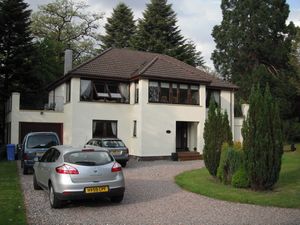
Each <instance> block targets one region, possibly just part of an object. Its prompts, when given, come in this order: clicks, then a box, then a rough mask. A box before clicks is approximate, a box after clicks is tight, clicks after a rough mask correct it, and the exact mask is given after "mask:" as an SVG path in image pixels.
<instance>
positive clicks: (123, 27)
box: [101, 3, 136, 49]
mask: <svg viewBox="0 0 300 225" xmlns="http://www.w3.org/2000/svg"><path fill="white" fill-rule="evenodd" d="M104 28H105V31H106V35H104V36H101V41H102V45H101V47H102V48H103V49H106V48H109V47H116V48H126V47H130V46H131V42H130V40H131V39H132V36H133V34H134V33H135V29H136V27H135V23H134V19H133V12H132V10H131V9H130V8H128V6H127V5H126V4H124V3H119V4H118V5H117V6H116V7H115V8H114V9H113V13H112V15H111V17H109V18H107V23H106V24H105V26H104Z"/></svg>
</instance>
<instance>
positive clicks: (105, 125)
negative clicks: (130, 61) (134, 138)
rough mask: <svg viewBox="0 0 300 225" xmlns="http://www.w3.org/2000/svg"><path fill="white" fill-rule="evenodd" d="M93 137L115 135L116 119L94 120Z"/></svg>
mask: <svg viewBox="0 0 300 225" xmlns="http://www.w3.org/2000/svg"><path fill="white" fill-rule="evenodd" d="M95 137H117V121H112V120H94V121H93V138H95Z"/></svg>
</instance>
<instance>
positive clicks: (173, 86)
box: [148, 80, 200, 106]
mask: <svg viewBox="0 0 300 225" xmlns="http://www.w3.org/2000/svg"><path fill="white" fill-rule="evenodd" d="M151 83H157V84H158V86H157V88H158V101H153V100H150V92H151V91H150V88H151V87H155V86H150V85H151ZM163 83H167V84H168V85H169V94H168V98H167V101H166V100H165V99H162V88H165V87H162V84H163ZM180 86H187V89H182V90H187V93H186V97H185V101H181V99H180V96H181V92H180V90H181V88H180ZM195 86H197V87H198V90H197V93H198V95H199V92H200V90H199V88H200V84H195V83H181V82H168V81H158V80H149V83H148V103H161V104H163V103H164V104H177V105H194V106H200V98H199V97H198V98H197V99H196V103H193V96H192V91H194V93H195V89H192V87H195ZM165 89H167V88H165ZM175 90H176V96H174V92H175ZM151 98H152V97H151Z"/></svg>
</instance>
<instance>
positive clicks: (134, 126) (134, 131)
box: [133, 120, 136, 137]
mask: <svg viewBox="0 0 300 225" xmlns="http://www.w3.org/2000/svg"><path fill="white" fill-rule="evenodd" d="M133 137H136V120H134V121H133Z"/></svg>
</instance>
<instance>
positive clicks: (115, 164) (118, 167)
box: [111, 162, 122, 172]
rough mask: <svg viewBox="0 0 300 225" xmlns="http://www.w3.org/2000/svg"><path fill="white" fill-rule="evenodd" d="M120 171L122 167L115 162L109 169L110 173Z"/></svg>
mask: <svg viewBox="0 0 300 225" xmlns="http://www.w3.org/2000/svg"><path fill="white" fill-rule="evenodd" d="M121 170H122V166H121V165H120V164H119V163H117V162H115V163H114V165H113V167H112V168H111V172H119V171H121Z"/></svg>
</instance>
